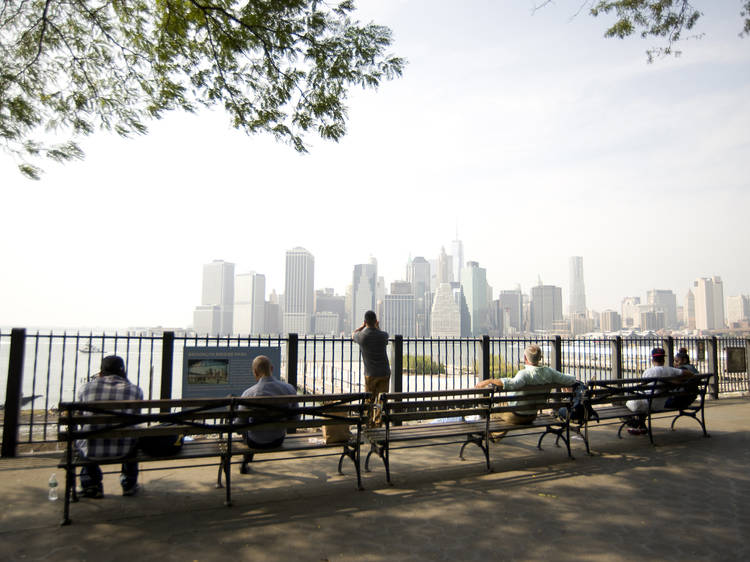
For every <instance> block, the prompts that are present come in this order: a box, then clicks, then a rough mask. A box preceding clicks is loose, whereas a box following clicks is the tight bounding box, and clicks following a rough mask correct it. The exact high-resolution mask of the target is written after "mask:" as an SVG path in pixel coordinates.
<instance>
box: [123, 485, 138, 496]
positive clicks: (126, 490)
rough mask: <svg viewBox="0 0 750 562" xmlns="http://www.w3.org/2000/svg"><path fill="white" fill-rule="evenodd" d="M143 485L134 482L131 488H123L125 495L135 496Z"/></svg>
mask: <svg viewBox="0 0 750 562" xmlns="http://www.w3.org/2000/svg"><path fill="white" fill-rule="evenodd" d="M140 489H141V487H140V486H139V485H138V484H133V485H132V486H131V487H130V488H123V489H122V495H123V496H134V495H136V494H137V493H138V492H139V491H140Z"/></svg>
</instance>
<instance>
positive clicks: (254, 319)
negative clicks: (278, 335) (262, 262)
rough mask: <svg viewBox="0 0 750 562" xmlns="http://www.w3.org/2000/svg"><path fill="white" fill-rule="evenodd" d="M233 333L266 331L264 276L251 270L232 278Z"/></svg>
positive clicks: (262, 332) (261, 332)
mask: <svg viewBox="0 0 750 562" xmlns="http://www.w3.org/2000/svg"><path fill="white" fill-rule="evenodd" d="M232 321H233V329H232V332H233V333H235V334H264V333H266V276H265V275H263V274H260V273H255V272H254V271H251V272H250V273H239V274H237V275H236V276H235V278H234V315H233V319H232Z"/></svg>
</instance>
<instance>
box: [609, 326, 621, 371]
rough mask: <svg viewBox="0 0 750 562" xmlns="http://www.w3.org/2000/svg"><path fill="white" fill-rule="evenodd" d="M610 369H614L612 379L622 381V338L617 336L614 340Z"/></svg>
mask: <svg viewBox="0 0 750 562" xmlns="http://www.w3.org/2000/svg"><path fill="white" fill-rule="evenodd" d="M610 356H611V360H610V363H611V365H610V368H611V369H612V378H613V379H621V378H623V376H622V336H615V338H614V339H613V340H612V351H611V354H610Z"/></svg>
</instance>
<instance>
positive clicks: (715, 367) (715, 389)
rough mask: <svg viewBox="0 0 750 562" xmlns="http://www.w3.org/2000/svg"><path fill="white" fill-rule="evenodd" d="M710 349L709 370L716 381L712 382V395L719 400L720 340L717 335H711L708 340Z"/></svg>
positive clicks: (708, 352)
mask: <svg viewBox="0 0 750 562" xmlns="http://www.w3.org/2000/svg"><path fill="white" fill-rule="evenodd" d="M706 346H707V347H708V349H707V350H706V353H707V354H708V357H707V359H708V372H709V373H713V374H714V382H713V383H712V384H711V396H712V397H713V398H714V399H715V400H718V398H719V341H718V340H717V339H716V336H711V337H710V338H708V341H707V342H706Z"/></svg>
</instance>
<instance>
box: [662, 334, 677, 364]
mask: <svg viewBox="0 0 750 562" xmlns="http://www.w3.org/2000/svg"><path fill="white" fill-rule="evenodd" d="M662 345H663V346H664V351H665V352H666V354H667V357H668V359H667V365H669V366H670V367H674V338H673V337H672V336H667V337H666V338H662Z"/></svg>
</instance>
